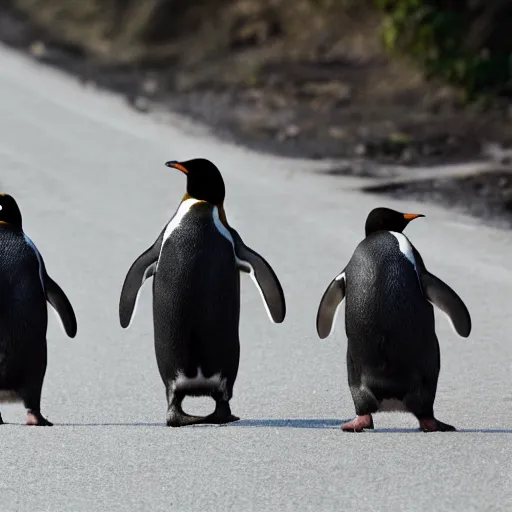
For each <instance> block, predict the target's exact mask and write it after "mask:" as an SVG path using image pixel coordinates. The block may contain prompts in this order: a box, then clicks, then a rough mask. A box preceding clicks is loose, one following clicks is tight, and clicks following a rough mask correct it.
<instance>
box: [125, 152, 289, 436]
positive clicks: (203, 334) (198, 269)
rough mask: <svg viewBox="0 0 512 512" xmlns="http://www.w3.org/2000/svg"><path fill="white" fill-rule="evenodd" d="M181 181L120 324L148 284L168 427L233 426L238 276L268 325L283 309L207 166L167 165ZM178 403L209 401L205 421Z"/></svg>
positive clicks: (135, 272) (275, 283)
mask: <svg viewBox="0 0 512 512" xmlns="http://www.w3.org/2000/svg"><path fill="white" fill-rule="evenodd" d="M165 165H166V166H167V167H170V168H174V169H177V170H179V171H181V172H182V173H183V174H185V175H186V180H187V186H186V193H185V195H184V196H183V199H182V200H181V202H180V204H179V207H178V209H177V210H176V212H175V214H174V216H173V217H172V218H171V219H170V221H169V222H168V223H167V224H166V225H165V227H164V228H163V230H162V231H161V232H160V235H159V236H158V238H157V240H156V241H155V243H154V244H153V245H152V246H151V247H150V248H149V249H147V250H146V251H145V252H144V253H143V254H141V255H140V256H139V257H138V258H137V259H136V260H135V262H134V263H133V264H132V266H131V267H130V269H129V270H128V273H127V274H126V277H125V281H124V284H123V287H122V290H121V297H120V301H119V319H120V323H121V327H122V328H127V327H129V325H130V323H131V321H132V316H133V314H134V311H135V308H136V302H137V297H138V294H139V291H140V288H141V286H142V285H143V283H144V282H145V281H146V280H147V279H149V278H153V290H152V291H153V327H154V348H155V354H156V360H157V366H158V370H159V373H160V377H161V379H162V382H163V384H164V387H165V393H166V399H167V416H166V420H167V426H170V427H182V426H185V425H194V424H206V423H207V424H226V423H230V422H234V421H237V420H239V418H238V417H237V416H234V415H233V414H232V413H231V408H230V400H231V398H232V396H233V386H234V383H235V380H236V377H237V373H238V366H239V359H240V342H239V331H238V329H239V319H240V272H243V273H247V274H249V275H250V277H251V278H252V279H253V281H254V282H255V284H256V286H257V288H258V289H259V291H260V294H261V296H262V299H263V303H264V305H265V307H266V310H267V313H268V315H269V317H270V320H271V321H272V322H273V323H282V322H283V320H284V318H285V315H286V303H285V297H284V293H283V289H282V287H281V284H280V282H279V280H278V278H277V276H276V274H275V272H274V270H273V269H272V267H271V266H270V265H269V263H268V262H267V261H266V260H265V259H264V258H263V257H262V256H260V255H259V254H258V253H257V252H256V251H254V250H253V249H251V248H249V247H248V246H246V245H245V244H244V242H243V241H242V238H241V237H240V235H239V234H238V232H237V231H236V230H235V229H234V228H233V227H231V226H230V225H229V224H228V221H227V218H226V212H225V209H224V198H225V185H224V180H223V178H222V175H221V173H220V171H219V169H218V168H217V167H216V165H215V164H213V163H212V162H211V161H209V160H207V159H203V158H196V159H192V160H188V161H183V162H178V161H170V162H167V163H166V164H165ZM185 396H210V397H211V398H213V400H214V401H215V410H214V412H213V413H212V414H210V415H207V416H192V415H189V414H187V413H185V412H184V411H183V408H182V401H183V399H184V397H185Z"/></svg>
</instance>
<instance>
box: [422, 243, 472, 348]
mask: <svg viewBox="0 0 512 512" xmlns="http://www.w3.org/2000/svg"><path fill="white" fill-rule="evenodd" d="M413 251H414V258H415V260H416V264H417V269H418V274H419V278H420V282H421V287H422V289H423V294H424V295H425V297H426V298H427V299H428V300H429V301H430V302H431V303H432V304H434V306H437V307H438V308H439V309H440V310H441V311H443V313H445V314H446V315H447V316H448V318H449V319H450V321H451V324H452V326H453V328H454V329H455V332H456V333H457V334H458V335H459V336H462V337H463V338H467V337H468V336H469V334H470V333H471V316H470V314H469V311H468V308H467V307H466V305H465V304H464V302H463V301H462V299H461V298H460V297H459V296H458V295H457V293H455V291H454V290H453V289H452V288H450V287H449V286H448V285H447V284H446V283H445V282H443V281H442V280H441V279H439V278H438V277H436V276H435V275H433V274H431V273H430V272H428V271H427V269H426V267H425V264H424V263H423V259H422V257H421V256H420V254H419V252H418V251H417V250H416V248H414V247H413Z"/></svg>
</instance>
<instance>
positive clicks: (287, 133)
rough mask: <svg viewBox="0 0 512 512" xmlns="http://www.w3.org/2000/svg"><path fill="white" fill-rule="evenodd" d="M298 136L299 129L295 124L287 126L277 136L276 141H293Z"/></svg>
mask: <svg viewBox="0 0 512 512" xmlns="http://www.w3.org/2000/svg"><path fill="white" fill-rule="evenodd" d="M299 134H300V128H299V127H298V126H297V125H295V124H290V125H288V126H287V127H286V128H285V129H284V130H281V131H280V132H278V134H277V140H278V141H280V142H284V141H285V140H287V139H295V138H296V137H298V136H299Z"/></svg>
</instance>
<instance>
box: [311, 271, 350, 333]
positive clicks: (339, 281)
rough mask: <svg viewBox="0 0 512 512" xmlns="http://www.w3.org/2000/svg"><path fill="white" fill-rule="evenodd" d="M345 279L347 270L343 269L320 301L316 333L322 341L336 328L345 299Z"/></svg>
mask: <svg viewBox="0 0 512 512" xmlns="http://www.w3.org/2000/svg"><path fill="white" fill-rule="evenodd" d="M345 279H346V277H345V269H343V272H341V273H340V274H338V275H337V276H336V277H335V278H334V279H333V280H332V281H331V283H330V284H329V286H328V287H327V289H326V290H325V292H324V294H323V296H322V299H321V300H320V305H319V306H318V313H317V315H316V331H317V333H318V336H319V337H320V339H324V338H327V336H329V334H331V332H332V330H333V328H334V324H335V323H336V317H337V314H338V307H339V305H340V304H341V302H342V301H343V299H344V298H345V290H346V281H345Z"/></svg>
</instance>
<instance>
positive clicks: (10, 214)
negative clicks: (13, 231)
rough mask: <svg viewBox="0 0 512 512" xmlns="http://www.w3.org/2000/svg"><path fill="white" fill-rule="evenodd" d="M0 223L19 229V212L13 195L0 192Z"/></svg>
mask: <svg viewBox="0 0 512 512" xmlns="http://www.w3.org/2000/svg"><path fill="white" fill-rule="evenodd" d="M0 223H6V224H10V225H11V226H13V227H15V228H20V229H21V212H20V209H19V207H18V203H16V200H15V199H14V197H12V196H10V195H9V194H0Z"/></svg>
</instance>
